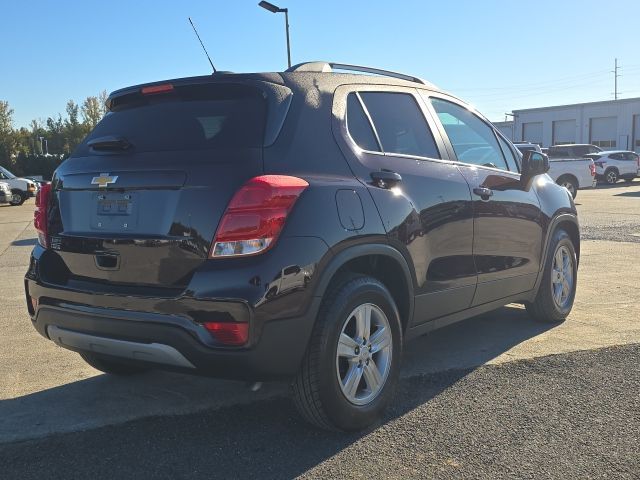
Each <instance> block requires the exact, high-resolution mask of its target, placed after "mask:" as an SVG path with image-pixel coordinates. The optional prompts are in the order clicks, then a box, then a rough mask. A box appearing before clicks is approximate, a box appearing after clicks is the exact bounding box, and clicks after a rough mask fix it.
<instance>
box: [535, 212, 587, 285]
mask: <svg viewBox="0 0 640 480" xmlns="http://www.w3.org/2000/svg"><path fill="white" fill-rule="evenodd" d="M560 228H561V229H563V230H565V231H566V232H567V233H568V234H569V237H570V238H571V243H573V248H574V249H575V251H576V266H579V265H580V226H579V224H578V218H577V217H576V216H575V215H573V214H570V213H561V214H559V215H557V216H555V217H554V218H553V219H552V220H551V221H550V222H549V228H548V229H547V235H546V238H545V242H544V247H543V251H542V256H541V257H540V258H541V261H540V269H539V272H538V279H537V280H536V286H535V289H534V291H536V292H537V291H538V288H539V286H540V282H541V280H542V274H543V272H544V266H545V263H544V262H546V261H547V254H548V251H549V244H550V243H551V239H552V238H553V235H554V234H555V232H556V231H557V230H558V229H560Z"/></svg>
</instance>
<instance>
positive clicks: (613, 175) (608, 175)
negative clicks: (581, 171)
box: [604, 168, 618, 185]
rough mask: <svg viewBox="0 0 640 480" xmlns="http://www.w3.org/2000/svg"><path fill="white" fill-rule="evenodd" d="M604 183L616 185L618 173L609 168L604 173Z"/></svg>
mask: <svg viewBox="0 0 640 480" xmlns="http://www.w3.org/2000/svg"><path fill="white" fill-rule="evenodd" d="M604 181H605V182H607V183H608V184H609V185H615V184H616V183H618V171H617V170H616V169H615V168H610V169H608V170H607V171H606V172H604Z"/></svg>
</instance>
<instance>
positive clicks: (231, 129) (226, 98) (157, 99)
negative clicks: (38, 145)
mask: <svg viewBox="0 0 640 480" xmlns="http://www.w3.org/2000/svg"><path fill="white" fill-rule="evenodd" d="M113 110H114V111H112V112H109V113H108V114H107V115H106V116H105V117H104V118H103V119H102V120H101V121H100V123H98V125H97V126H96V128H95V129H94V130H93V131H92V132H91V133H90V134H89V136H87V138H86V139H85V141H84V142H83V144H82V145H81V146H80V147H79V153H81V154H82V153H85V154H86V153H88V151H89V150H90V149H89V147H87V142H89V141H91V140H92V139H97V138H100V137H108V136H115V137H121V138H124V139H125V140H127V141H128V142H129V143H131V144H132V145H133V148H134V149H135V151H137V152H144V151H167V150H203V149H212V148H230V147H231V148H232V147H261V146H262V145H263V140H264V129H265V119H266V101H265V98H264V95H263V93H262V92H261V91H260V90H257V89H254V88H249V87H245V86H239V85H202V86H188V87H176V89H175V90H174V91H173V92H171V93H169V94H157V95H148V96H142V95H131V96H129V97H128V98H125V101H122V100H121V101H120V102H118V103H117V104H115V107H113ZM82 150H84V152H83V151H82Z"/></svg>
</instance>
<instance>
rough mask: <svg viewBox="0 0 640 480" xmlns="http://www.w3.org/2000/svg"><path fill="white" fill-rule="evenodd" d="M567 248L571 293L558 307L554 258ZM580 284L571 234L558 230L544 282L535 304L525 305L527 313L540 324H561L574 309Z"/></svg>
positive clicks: (550, 248)
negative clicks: (578, 284) (554, 283)
mask: <svg viewBox="0 0 640 480" xmlns="http://www.w3.org/2000/svg"><path fill="white" fill-rule="evenodd" d="M561 247H562V248H566V250H568V257H569V258H570V260H571V274H572V276H573V277H572V278H573V281H572V285H571V291H570V293H569V295H568V296H567V298H566V301H565V302H564V303H563V305H561V306H560V305H558V304H557V303H556V301H555V300H554V294H553V283H552V275H553V264H554V257H555V256H556V253H557V252H558V250H560V249H561ZM577 283H578V266H577V259H576V250H575V247H574V245H573V242H572V241H571V237H570V236H569V234H568V233H567V232H566V231H565V230H562V229H558V230H556V231H555V232H554V233H553V237H552V238H551V243H550V245H549V250H548V251H547V257H546V259H545V266H544V272H543V274H542V280H541V282H540V286H539V288H538V293H537V295H536V298H535V300H534V301H533V302H530V303H525V306H526V308H527V312H528V313H529V315H530V316H531V317H532V318H533V319H534V320H536V321H538V322H544V323H559V322H563V321H564V320H565V319H566V318H567V316H568V315H569V313H570V312H571V308H572V307H573V301H574V300H575V295H576V286H577Z"/></svg>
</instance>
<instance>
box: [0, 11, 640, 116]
mask: <svg viewBox="0 0 640 480" xmlns="http://www.w3.org/2000/svg"><path fill="white" fill-rule="evenodd" d="M257 3H258V0H235V1H234V0H227V1H225V2H223V1H218V0H207V1H204V0H202V1H200V0H180V1H177V2H176V1H167V0H156V1H151V0H136V1H122V0H109V1H108V2H107V1H97V0H84V1H78V0H64V1H47V0H36V1H29V2H19V1H10V0H2V6H1V7H0V13H1V17H2V30H1V33H0V39H1V40H2V48H1V50H0V65H2V70H1V72H0V100H8V101H9V103H10V105H11V106H12V108H13V109H14V110H15V114H14V124H15V126H26V125H28V123H29V122H30V120H31V119H33V118H42V119H45V118H46V117H48V116H54V115H56V114H57V113H63V114H64V108H65V104H66V102H67V100H69V99H74V100H76V101H77V102H81V101H82V100H83V99H84V98H85V97H87V96H88V95H95V94H97V93H98V92H99V91H101V90H103V89H104V90H107V91H111V90H115V89H117V88H120V87H123V86H127V85H131V84H137V83H143V82H147V81H155V80H161V79H165V78H173V77H181V76H189V75H197V74H206V73H208V72H209V66H208V64H207V60H206V58H205V57H204V55H203V53H202V51H201V50H200V46H199V44H198V43H197V40H196V38H195V36H194V34H193V31H192V30H191V27H190V25H189V23H188V21H187V17H188V16H191V17H192V18H193V20H194V22H195V24H196V26H197V27H198V29H199V31H200V34H201V36H202V38H203V40H204V42H205V44H206V46H207V47H208V49H209V52H210V54H211V56H212V58H213V60H214V62H215V64H216V67H217V68H219V69H223V70H232V71H236V72H246V71H273V70H276V71H277V70H281V69H283V68H284V67H285V64H286V47H285V37H284V18H283V15H282V14H272V13H269V12H267V11H266V10H263V9H261V8H259V7H258V6H257ZM273 3H276V4H280V6H283V7H284V6H286V7H288V8H289V10H290V24H291V42H292V60H293V63H297V62H301V61H306V60H320V59H330V60H334V61H340V62H345V63H355V64H364V65H372V66H379V67H382V68H387V69H391V70H398V71H402V72H407V73H411V74H414V75H417V76H420V77H423V78H425V79H428V80H430V81H431V82H433V83H435V84H436V85H438V86H439V87H441V88H443V89H445V90H449V91H451V92H453V93H455V94H457V95H459V96H461V97H462V98H464V99H466V100H468V101H469V102H471V103H472V104H474V105H475V106H476V107H477V108H478V109H479V110H480V111H482V112H483V113H484V114H485V115H487V116H488V117H489V118H490V119H492V120H502V119H503V118H504V112H510V111H511V110H512V109H517V108H527V107H535V106H544V105H557V104H563V103H575V102H583V101H596V100H605V99H610V98H612V96H611V93H612V92H613V74H612V73H610V71H611V70H612V69H613V61H614V57H618V59H619V62H620V64H621V65H622V67H623V69H622V70H621V72H620V73H621V74H622V77H621V78H620V80H619V85H620V87H619V89H620V91H621V92H622V94H621V96H622V97H623V98H624V97H633V96H638V97H640V1H638V0H607V1H604V0H602V1H595V0H552V1H550V0H536V1H529V0H522V1H519V0H510V1H498V0H483V1H476V0H458V1H440V2H439V1H418V0H415V1H401V0H398V1H396V2H391V1H389V2H388V3H387V2H380V1H375V0H371V1H364V0H356V1H349V0H316V1H309V0H306V1H305V0H277V1H276V0H274V1H273Z"/></svg>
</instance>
